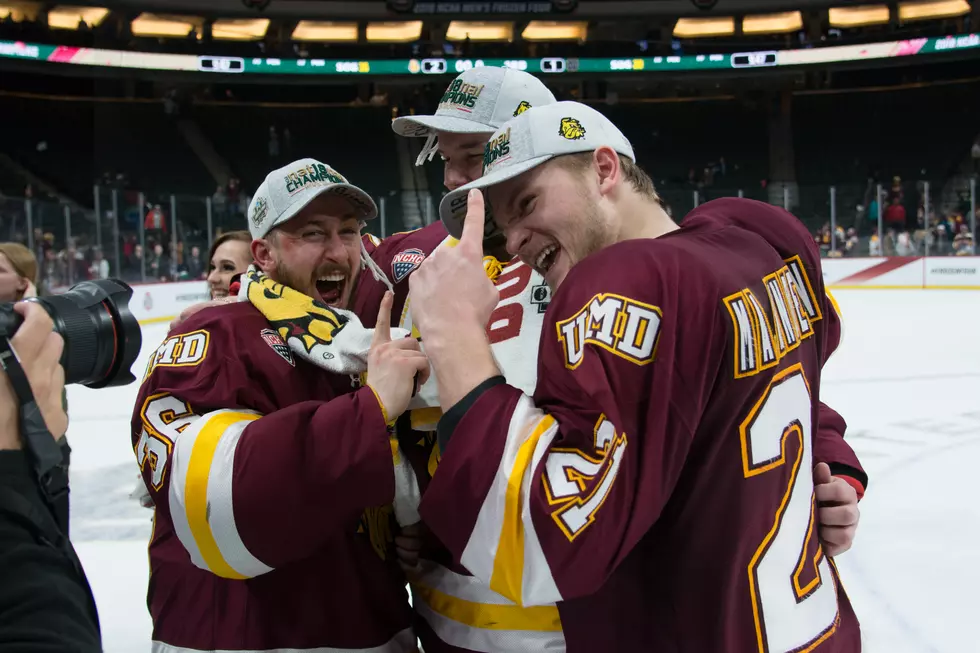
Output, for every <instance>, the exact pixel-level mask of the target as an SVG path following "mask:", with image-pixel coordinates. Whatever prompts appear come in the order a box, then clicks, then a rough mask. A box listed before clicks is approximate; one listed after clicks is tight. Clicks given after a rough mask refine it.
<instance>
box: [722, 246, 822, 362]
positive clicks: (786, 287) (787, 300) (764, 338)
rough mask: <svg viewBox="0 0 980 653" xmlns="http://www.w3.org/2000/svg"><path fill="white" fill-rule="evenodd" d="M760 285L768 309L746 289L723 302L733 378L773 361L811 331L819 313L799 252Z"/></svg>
mask: <svg viewBox="0 0 980 653" xmlns="http://www.w3.org/2000/svg"><path fill="white" fill-rule="evenodd" d="M762 285H763V287H764V288H765V292H766V295H767V298H768V300H769V309H770V312H769V313H767V312H766V309H765V308H763V305H762V302H760V301H759V298H758V297H756V295H755V293H753V292H752V290H751V289H749V288H743V289H742V290H740V291H738V292H737V293H734V294H731V295H729V296H727V297H725V298H724V299H723V300H722V301H723V302H724V304H725V307H726V308H727V309H728V313H729V315H730V316H731V318H732V327H733V330H734V351H735V361H734V370H735V374H734V376H735V378H736V379H740V378H743V377H746V376H752V375H753V374H758V373H759V372H761V371H763V370H767V369H769V368H770V367H773V366H774V365H777V364H778V363H779V361H780V359H782V358H783V357H784V356H785V355H786V354H788V353H789V352H791V351H793V350H794V349H796V348H797V347H798V346H799V345H800V343H801V342H803V341H804V340H806V339H807V338H809V337H810V336H812V335H813V323H814V322H816V321H818V320H820V319H822V317H823V315H822V314H821V312H820V303H819V302H818V301H817V298H816V295H815V294H814V292H813V285H812V284H811V283H810V279H809V278H808V277H807V274H806V270H805V269H804V268H803V263H802V261H801V260H800V257H799V256H794V257H792V258H790V259H788V260H787V261H786V265H784V266H783V267H781V268H780V269H778V270H776V271H775V272H773V273H772V274H769V275H766V276H765V277H764V278H763V279H762ZM770 315H771V317H770Z"/></svg>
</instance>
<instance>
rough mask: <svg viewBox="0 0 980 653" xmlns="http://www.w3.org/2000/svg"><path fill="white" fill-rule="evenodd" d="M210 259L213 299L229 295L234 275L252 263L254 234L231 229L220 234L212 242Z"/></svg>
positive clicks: (209, 270)
mask: <svg viewBox="0 0 980 653" xmlns="http://www.w3.org/2000/svg"><path fill="white" fill-rule="evenodd" d="M195 249H196V248H195ZM208 261H209V265H208V289H209V290H210V292H211V299H220V298H222V297H227V296H228V286H229V285H230V284H231V279H232V277H234V276H235V275H236V274H241V273H242V272H244V271H245V270H246V269H248V266H249V265H251V263H252V236H251V235H249V233H248V232H247V231H229V232H228V233H226V234H223V235H221V236H219V237H218V238H216V239H215V241H214V243H212V244H211V251H210V252H208Z"/></svg>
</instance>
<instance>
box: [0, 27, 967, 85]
mask: <svg viewBox="0 0 980 653" xmlns="http://www.w3.org/2000/svg"><path fill="white" fill-rule="evenodd" d="M970 49H974V50H976V51H977V53H980V34H976V33H974V34H960V35H957V36H945V37H939V38H919V39H907V40H904V41H888V42H884V43H865V44H861V45H840V46H830V47H825V48H805V49H798V50H759V51H754V52H739V53H735V54H697V55H675V56H666V57H633V58H618V59H604V58H567V59H566V58H562V57H544V58H541V59H457V58H441V57H434V58H428V59H360V60H356V59H277V58H259V57H256V58H247V57H246V58H243V57H223V56H194V55H184V54H159V53H151V52H127V51H123V50H100V49H97V48H76V47H69V46H55V45H35V44H30V43H23V42H15V41H0V59H23V60H33V61H44V62H48V63H50V64H52V65H71V64H74V65H82V66H105V67H112V68H131V69H142V70H185V71H197V72H202V73H219V74H226V75H228V74H249V75H375V76H392V75H403V76H412V75H418V76H423V75H458V74H459V73H461V72H464V71H466V70H469V69H470V68H478V67H480V66H495V67H500V66H504V67H507V68H515V69H517V70H523V71H526V72H529V73H534V74H536V75H545V76H547V75H561V74H565V73H593V74H594V73H602V74H607V73H614V74H629V73H637V72H643V73H656V72H658V71H685V70H690V71H699V70H725V69H744V68H772V67H780V66H782V67H788V66H805V65H814V64H828V63H841V62H848V61H872V60H876V59H887V58H891V57H927V56H934V55H936V54H939V53H945V52H951V51H962V50H970Z"/></svg>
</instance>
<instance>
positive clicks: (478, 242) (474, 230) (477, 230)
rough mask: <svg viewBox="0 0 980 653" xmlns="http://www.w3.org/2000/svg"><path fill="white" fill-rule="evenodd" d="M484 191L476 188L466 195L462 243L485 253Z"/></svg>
mask: <svg viewBox="0 0 980 653" xmlns="http://www.w3.org/2000/svg"><path fill="white" fill-rule="evenodd" d="M483 202H484V200H483V193H482V192H481V191H480V190H478V189H476V188H474V189H472V190H471V191H470V192H469V194H468V195H467V196H466V219H465V220H464V221H463V233H462V236H461V237H460V239H459V240H460V244H464V245H465V246H466V247H467V248H473V247H475V248H476V250H477V251H479V252H480V254H481V257H482V253H483V228H484V223H485V222H486V210H485V208H484V204H483Z"/></svg>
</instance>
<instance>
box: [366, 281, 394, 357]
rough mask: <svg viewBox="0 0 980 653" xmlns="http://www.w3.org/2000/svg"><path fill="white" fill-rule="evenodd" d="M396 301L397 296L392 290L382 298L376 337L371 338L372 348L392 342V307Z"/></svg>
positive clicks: (375, 328) (375, 329)
mask: <svg viewBox="0 0 980 653" xmlns="http://www.w3.org/2000/svg"><path fill="white" fill-rule="evenodd" d="M394 301H395V295H394V294H393V293H392V292H391V291H390V290H389V291H387V292H386V293H385V296H384V297H382V298H381V308H379V309H378V321H377V322H375V323H374V337H373V338H371V345H372V346H374V345H380V344H383V343H386V342H391V305H392V303H394Z"/></svg>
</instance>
